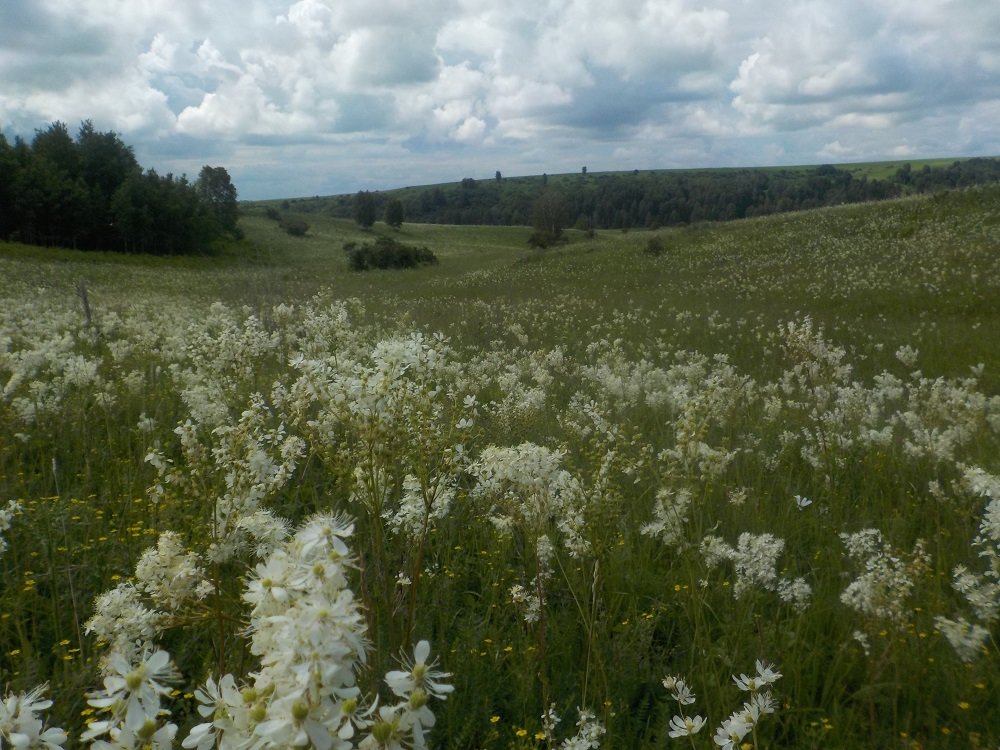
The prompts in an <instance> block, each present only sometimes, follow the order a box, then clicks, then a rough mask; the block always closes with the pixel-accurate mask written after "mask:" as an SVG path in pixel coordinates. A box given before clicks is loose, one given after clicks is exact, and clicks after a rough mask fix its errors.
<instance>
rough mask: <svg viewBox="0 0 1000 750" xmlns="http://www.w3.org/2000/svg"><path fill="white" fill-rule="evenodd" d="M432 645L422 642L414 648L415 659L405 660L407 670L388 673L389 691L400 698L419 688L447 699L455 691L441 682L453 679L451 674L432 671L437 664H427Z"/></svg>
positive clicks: (434, 695)
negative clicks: (449, 678)
mask: <svg viewBox="0 0 1000 750" xmlns="http://www.w3.org/2000/svg"><path fill="white" fill-rule="evenodd" d="M430 652H431V645H430V643H428V642H427V641H420V642H418V643H417V645H416V646H414V648H413V659H412V660H410V659H404V660H403V666H405V667H406V670H405V671H404V670H393V671H391V672H388V673H386V675H385V682H386V684H387V685H388V686H389V689H390V690H391V691H392V692H393V693H394V694H396V695H398V696H400V697H406V696H409V695H410V693H412V692H413V691H414V690H415V689H417V688H418V687H419V688H420V689H422V690H424V691H426V693H427V694H428V695H430V696H432V697H434V698H438V699H441V700H443V699H445V698H447V697H448V694H449V693H451V692H453V691H454V690H455V687H454V685H448V684H446V683H444V682H441V680H443V679H446V678H448V677H451V674H450V673H449V672H439V671H437V670H434V669H432V667H433V666H434V664H435V663H436V662H431V663H430V664H428V663H427V657H428V656H430Z"/></svg>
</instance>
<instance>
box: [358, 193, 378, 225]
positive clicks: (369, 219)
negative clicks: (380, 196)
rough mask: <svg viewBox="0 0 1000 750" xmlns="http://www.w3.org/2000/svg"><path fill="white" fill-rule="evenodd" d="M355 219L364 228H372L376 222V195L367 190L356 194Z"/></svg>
mask: <svg viewBox="0 0 1000 750" xmlns="http://www.w3.org/2000/svg"><path fill="white" fill-rule="evenodd" d="M354 220H355V221H356V222H357V223H358V226H360V227H363V228H364V229H371V227H372V225H373V224H374V223H375V196H373V195H372V194H371V193H369V192H368V191H367V190H362V191H358V194H357V195H355V196H354Z"/></svg>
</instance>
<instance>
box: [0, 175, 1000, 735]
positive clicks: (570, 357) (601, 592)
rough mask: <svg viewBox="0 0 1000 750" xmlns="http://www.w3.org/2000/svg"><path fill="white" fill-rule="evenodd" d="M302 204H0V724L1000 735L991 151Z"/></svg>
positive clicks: (47, 729) (89, 730)
mask: <svg viewBox="0 0 1000 750" xmlns="http://www.w3.org/2000/svg"><path fill="white" fill-rule="evenodd" d="M303 218H305V219H306V220H307V221H308V223H309V224H310V231H309V233H308V234H307V235H306V236H305V237H292V236H290V235H288V234H286V233H285V232H283V231H281V230H280V229H279V228H278V226H277V225H276V224H274V222H272V221H269V220H268V219H266V218H265V216H264V215H263V210H262V209H260V212H259V213H258V210H257V209H252V208H251V209H248V210H247V211H246V212H245V214H244V216H243V217H242V218H241V227H242V228H243V230H244V232H245V234H246V240H244V241H243V242H241V243H232V244H230V245H228V246H226V247H223V248H221V249H220V252H219V253H218V254H216V255H214V256H211V257H204V258H191V257H186V258H171V257H155V258H154V257H137V256H115V255H110V254H99V253H78V252H72V251H64V250H54V249H45V248H34V247H32V248H29V247H26V246H19V245H12V244H0V300H2V303H0V387H2V399H0V538H2V542H0V568H2V572H3V578H2V584H0V685H2V686H3V688H4V690H5V691H6V693H5V694H6V695H7V696H8V697H7V699H6V700H4V701H3V702H2V703H0V747H3V746H4V745H3V743H4V742H7V743H9V744H11V745H12V746H14V747H24V746H39V747H50V748H51V747H56V746H60V745H63V746H66V747H77V746H93V747H96V748H98V749H99V750H104V749H105V748H112V747H140V746H141V747H155V748H161V747H169V746H183V747H186V748H198V750H208V748H211V747H221V748H243V747H246V748H254V750H256V748H270V747H292V746H296V747H307V746H314V747H316V748H318V749H319V750H327V749H328V748H331V747H337V748H341V747H343V748H347V747H355V746H356V747H361V748H365V749H368V748H400V747H416V748H421V747H425V746H426V747H441V748H484V749H485V748H492V749H494V750H501V749H506V748H510V749H512V750H514V749H516V750H528V749H529V748H555V747H560V748H572V749H575V750H583V749H585V748H596V747H607V748H653V747H656V748H663V747H670V746H672V745H673V744H674V743H678V746H679V747H683V746H691V747H694V748H714V747H728V748H733V747H741V748H742V747H757V748H816V749H819V748H824V749H826V748H844V749H847V748H861V747H873V748H899V749H900V750H903V749H906V750H916V749H918V748H921V749H922V748H928V749H929V748H972V749H975V748H996V747H997V746H998V745H1000V707H998V704H997V701H996V695H997V693H998V690H1000V643H998V633H1000V625H998V619H1000V450H998V448H1000V347H998V346H997V340H996V337H997V331H1000V189H998V188H996V187H987V188H975V189H967V190H962V191H954V192H947V193H941V194H938V195H934V196H921V197H911V198H906V199H902V200H897V201H891V202H886V203H879V204H868V205H861V206H842V207H835V208H826V209H821V210H816V211H809V212H802V213H794V214H787V215H780V216H772V217H767V218H758V219H749V220H742V221H738V222H730V223H724V224H705V225H694V226H689V227H680V228H671V229H664V230H659V231H656V232H646V231H643V232H638V231H631V232H618V231H615V232H612V231H607V232H598V233H597V234H596V236H594V237H588V236H587V235H585V234H583V233H576V232H572V231H571V232H569V238H570V240H569V242H568V243H566V244H565V245H562V246H559V247H557V248H555V249H550V250H548V251H544V252H539V251H534V250H529V249H528V248H527V244H526V242H527V238H528V235H529V234H530V231H531V230H530V229H528V228H518V227H467V226H466V227H453V226H440V225H415V224H404V225H403V228H402V230H401V231H400V232H393V230H391V229H389V228H387V227H385V226H384V225H381V224H378V225H376V227H375V230H374V231H375V233H376V234H378V233H381V234H392V236H394V237H397V238H399V239H400V240H401V241H403V242H406V243H410V244H415V245H421V246H423V245H426V246H428V247H430V248H431V249H432V250H433V252H434V253H435V254H436V255H437V257H438V258H439V260H440V263H439V264H438V265H435V266H428V267H423V268H419V269H415V270H407V271H373V272H366V273H352V272H350V271H349V270H348V267H347V258H346V255H345V253H344V252H343V250H342V245H343V243H345V242H349V241H363V240H365V239H366V238H368V237H370V236H371V233H366V232H363V231H361V230H359V229H358V228H357V227H355V226H354V225H353V224H352V223H350V222H346V221H342V220H337V219H333V218H328V217H323V216H320V215H316V214H310V215H308V216H306V217H303ZM653 237H657V238H659V239H660V240H661V241H662V246H663V248H664V250H663V252H662V253H659V254H651V253H649V252H647V248H648V247H649V240H650V239H651V238H653ZM168 654H169V661H168V656H167V655H168ZM42 685H45V686H46V687H45V692H44V693H40V692H38V691H37V690H36V687H37V686H42ZM376 696H378V697H377V698H376ZM49 701H51V704H50V703H49ZM43 721H44V724H43Z"/></svg>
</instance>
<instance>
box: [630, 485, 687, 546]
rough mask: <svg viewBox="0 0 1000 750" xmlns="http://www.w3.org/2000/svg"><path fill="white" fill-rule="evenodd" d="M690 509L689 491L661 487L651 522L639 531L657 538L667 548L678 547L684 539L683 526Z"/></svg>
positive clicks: (684, 488)
mask: <svg viewBox="0 0 1000 750" xmlns="http://www.w3.org/2000/svg"><path fill="white" fill-rule="evenodd" d="M690 508H691V491H690V490H688V489H687V488H686V487H681V488H680V489H677V490H673V489H670V488H667V487H661V488H660V489H659V490H658V491H657V493H656V503H655V504H654V505H653V520H652V521H650V522H649V523H647V524H645V525H644V526H643V527H642V528H641V529H639V531H640V533H642V534H645V535H646V536H651V537H656V538H659V540H660V541H661V542H663V543H664V544H665V545H667V546H668V547H675V546H678V545H680V544H681V542H682V541H683V539H684V524H685V523H687V520H688V511H689V510H690Z"/></svg>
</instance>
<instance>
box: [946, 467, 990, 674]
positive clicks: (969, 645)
mask: <svg viewBox="0 0 1000 750" xmlns="http://www.w3.org/2000/svg"><path fill="white" fill-rule="evenodd" d="M963 482H964V484H965V486H966V487H967V488H968V489H969V490H970V491H971V492H972V493H973V494H975V495H979V496H984V497H987V498H988V502H987V504H986V508H985V509H984V510H983V519H982V521H981V522H980V524H979V533H978V534H977V535H976V538H975V539H974V540H973V542H972V546H973V547H975V548H978V550H979V557H981V558H982V559H983V560H985V561H986V569H985V570H984V571H983V573H982V574H979V573H975V572H973V571H970V570H969V569H968V568H967V567H965V566H964V565H958V566H956V567H955V570H954V571H953V573H952V587H953V588H954V589H955V590H956V591H957V592H958V593H960V594H961V595H962V597H963V598H964V599H965V601H966V602H967V603H968V605H969V606H970V607H971V608H972V611H973V613H974V615H975V617H976V619H977V620H979V622H978V623H973V622H970V621H969V620H968V619H966V618H965V617H962V616H959V617H957V618H955V619H951V618H948V617H945V616H943V615H938V616H937V617H935V618H934V622H935V624H936V625H937V627H938V630H940V631H941V632H942V633H943V634H944V636H945V638H947V639H948V642H949V643H950V644H951V645H952V647H953V648H954V649H955V651H956V653H958V656H959V658H961V659H962V661H965V662H971V661H973V660H974V659H976V658H977V657H978V656H980V655H981V654H982V653H983V647H984V646H985V644H986V642H987V640H988V639H989V637H990V628H992V627H993V626H994V625H995V624H996V623H997V621H998V620H1000V478H998V477H996V476H993V475H992V474H988V473H987V472H985V471H983V470H982V469H981V468H979V467H967V468H966V469H965V472H964V474H963Z"/></svg>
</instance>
